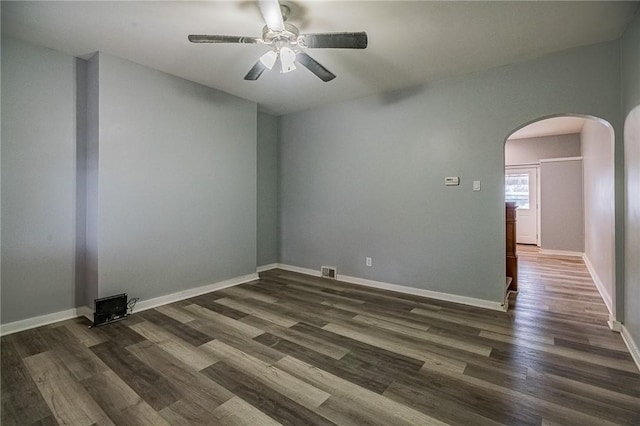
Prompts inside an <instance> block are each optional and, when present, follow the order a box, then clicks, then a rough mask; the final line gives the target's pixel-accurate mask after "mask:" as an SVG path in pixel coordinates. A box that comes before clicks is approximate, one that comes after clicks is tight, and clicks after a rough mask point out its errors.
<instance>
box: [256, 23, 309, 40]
mask: <svg viewBox="0 0 640 426" xmlns="http://www.w3.org/2000/svg"><path fill="white" fill-rule="evenodd" d="M299 35H300V30H298V28H297V27H296V26H295V25H292V24H289V23H287V22H285V23H284V31H273V30H270V29H269V27H267V26H265V27H264V28H263V29H262V40H263V42H264V44H273V43H274V42H278V41H282V42H286V43H288V44H297V43H298V36H299Z"/></svg>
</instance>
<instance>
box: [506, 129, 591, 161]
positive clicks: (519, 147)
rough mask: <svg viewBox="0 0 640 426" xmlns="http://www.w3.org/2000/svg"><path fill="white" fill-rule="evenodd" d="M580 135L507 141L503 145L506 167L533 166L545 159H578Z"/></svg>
mask: <svg viewBox="0 0 640 426" xmlns="http://www.w3.org/2000/svg"><path fill="white" fill-rule="evenodd" d="M580 155H581V154H580V134H579V133H575V134H570V135H555V136H543V137H537V138H523V139H509V140H508V141H507V143H506V144H505V145H504V163H505V165H507V166H515V165H518V164H534V163H538V162H539V161H540V160H543V159H547V158H566V157H579V156H580Z"/></svg>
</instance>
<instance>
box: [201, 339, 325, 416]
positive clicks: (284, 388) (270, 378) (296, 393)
mask: <svg viewBox="0 0 640 426" xmlns="http://www.w3.org/2000/svg"><path fill="white" fill-rule="evenodd" d="M202 348H205V349H207V350H209V351H211V353H213V354H214V355H215V356H217V357H219V358H221V359H223V360H224V361H225V363H227V364H229V365H231V366H233V367H234V368H236V369H238V370H240V371H242V372H243V373H244V374H246V375H248V376H250V377H253V378H254V379H256V380H258V381H260V382H262V383H263V384H265V385H266V386H269V387H270V388H272V389H273V390H274V391H276V392H279V393H281V394H282V395H284V396H286V397H288V398H289V399H291V400H293V401H295V402H297V403H298V404H300V405H302V406H303V407H306V408H308V409H311V410H313V409H315V408H317V407H319V406H320V404H322V403H323V402H324V401H325V400H326V399H327V398H329V394H327V393H326V392H324V391H322V390H320V389H318V388H316V387H314V386H312V385H310V384H308V383H306V382H305V381H303V380H300V379H298V378H296V377H294V376H292V375H290V374H288V373H287V372H285V371H283V370H282V369H280V368H278V367H276V366H271V365H269V364H266V363H264V362H262V361H260V360H259V359H257V358H254V357H252V356H250V355H247V354H246V353H244V352H242V351H239V350H237V349H235V348H233V347H231V346H229V345H225V344H224V343H222V342H220V341H218V340H214V341H213V342H209V343H206V344H204V345H202ZM285 358H286V357H285ZM278 362H280V361H278ZM275 365H278V363H276V364H275Z"/></svg>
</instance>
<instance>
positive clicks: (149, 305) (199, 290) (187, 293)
mask: <svg viewBox="0 0 640 426" xmlns="http://www.w3.org/2000/svg"><path fill="white" fill-rule="evenodd" d="M258 278H259V277H258V274H248V275H243V276H241V277H236V278H231V279H228V280H224V281H219V282H217V283H213V284H207V285H204V286H202V287H196V288H190V289H188V290H183V291H178V292H176V293H171V294H167V295H165V296H159V297H154V298H153V299H147V300H142V301H140V302H138V303H136V306H135V308H134V310H133V312H134V313H135V312H140V311H146V310H147V309H153V308H155V307H157V306H162V305H167V304H169V303H173V302H177V301H179V300H184V299H188V298H190V297H195V296H200V295H201V294H206V293H211V292H212V291H216V290H222V289H224V288H228V287H233V286H236V285H238V284H244V283H248V282H250V281H254V280H257V279H258Z"/></svg>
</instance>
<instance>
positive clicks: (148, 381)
mask: <svg viewBox="0 0 640 426" xmlns="http://www.w3.org/2000/svg"><path fill="white" fill-rule="evenodd" d="M91 351H93V352H94V353H95V354H96V355H97V356H98V357H99V358H100V359H101V360H102V361H103V362H104V363H105V364H107V365H108V366H109V368H111V370H113V371H114V372H115V373H116V374H117V375H118V377H120V379H122V380H123V381H124V382H125V383H126V384H127V385H128V386H129V387H131V389H133V390H134V391H135V392H136V393H137V394H138V395H139V396H140V397H141V398H142V399H144V400H145V401H146V402H147V403H148V404H149V405H151V407H153V408H154V409H155V410H156V411H159V410H162V409H163V408H165V407H167V406H169V405H171V404H173V403H174V402H176V401H177V400H178V399H179V398H180V396H181V394H180V392H179V391H178V389H177V388H176V387H175V386H174V385H173V384H172V383H171V382H170V381H169V380H167V379H166V378H165V377H163V376H162V375H161V374H160V373H158V372H157V371H155V370H154V369H153V368H150V367H148V366H147V365H146V364H144V363H143V362H142V361H140V360H139V359H138V358H136V357H135V356H134V355H133V354H132V353H131V352H129V351H128V350H126V349H124V348H119V347H114V346H113V345H110V344H109V343H108V342H105V343H101V344H99V345H95V346H92V347H91Z"/></svg>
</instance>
